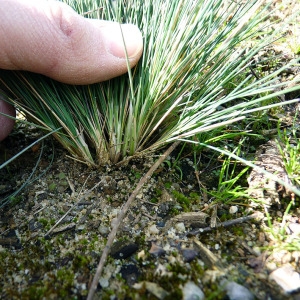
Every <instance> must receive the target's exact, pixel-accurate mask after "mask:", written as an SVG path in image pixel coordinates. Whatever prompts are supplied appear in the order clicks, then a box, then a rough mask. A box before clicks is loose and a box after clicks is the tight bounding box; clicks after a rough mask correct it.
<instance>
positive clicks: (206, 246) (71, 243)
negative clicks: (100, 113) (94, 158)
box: [0, 1, 300, 299]
mask: <svg viewBox="0 0 300 300" xmlns="http://www.w3.org/2000/svg"><path fill="white" fill-rule="evenodd" d="M274 5H282V8H281V10H280V13H278V14H276V16H273V17H274V18H281V19H284V18H286V16H287V15H289V14H290V13H291V11H293V10H297V9H298V10H299V3H297V1H282V2H274ZM289 30H290V31H291V32H289V37H290V40H289V41H288V42H287V41H286V40H285V41H281V42H280V43H278V44H276V45H275V46H274V48H272V49H273V50H274V51H275V52H276V53H277V54H280V55H281V56H282V57H283V58H284V59H283V62H284V61H288V60H289V59H291V58H292V56H293V55H294V54H292V53H293V52H292V51H291V49H290V46H288V45H292V44H291V39H293V38H296V39H297V38H298V39H299V24H298V25H297V24H291V27H290V29H289ZM293 30H294V31H293ZM295 30H296V31H297V32H298V35H296V34H295ZM296 44H297V42H296ZM299 44H300V41H299V43H298V46H299ZM294 75H297V74H294ZM287 97H288V95H287ZM296 109H297V106H293V107H292V109H290V112H289V113H288V109H287V110H286V116H290V119H291V118H292V117H293V116H294V113H295V111H296ZM285 122H286V123H284V124H285V125H284V126H285V127H286V128H288V127H289V126H291V122H289V121H288V120H286V121H285ZM297 122H299V120H298V121H297ZM274 124H276V122H275V123H274ZM274 128H276V125H274ZM298 134H299V132H298ZM40 136H41V133H40V132H38V131H36V130H35V129H34V128H29V127H24V126H23V125H22V124H20V125H19V128H18V129H17V130H16V131H15V132H14V133H13V134H12V135H11V136H10V137H9V138H8V139H6V140H5V141H4V142H3V143H1V144H0V162H2V161H4V160H7V159H8V158H10V157H12V156H13V155H14V154H15V153H17V152H18V151H20V149H21V148H23V147H24V146H25V145H28V144H30V143H31V142H33V141H34V140H36V139H37V138H38V137H40ZM275 137H276V131H275ZM267 139H270V140H272V139H274V135H273V136H272V134H271V135H270V136H269V137H268V138H267ZM267 139H266V140H263V141H260V142H259V143H258V145H257V148H258V146H259V144H265V145H262V146H261V148H259V149H265V150H262V151H265V152H261V151H260V152H255V150H252V155H253V156H256V158H257V159H258V160H260V161H262V163H261V165H262V166H263V167H264V166H266V165H267V164H268V163H269V164H270V155H269V156H267V158H269V160H268V159H267V160H264V159H260V158H261V156H260V158H259V155H261V154H262V153H263V154H265V153H268V152H267V151H266V149H269V148H270V145H269V144H267V143H266V141H267ZM271 143H272V142H271ZM268 147H269V148H268ZM271 148H272V149H276V147H275V146H274V144H273V146H272V144H271ZM41 151H43V152H42V154H41V158H40V161H39V164H38V166H37V168H36V170H34V175H33V178H37V179H36V180H35V181H34V182H33V183H31V184H30V185H28V186H27V187H26V188H25V189H24V190H23V191H22V192H21V193H20V194H19V195H18V196H16V197H14V201H13V203H12V204H11V205H9V206H5V207H4V208H2V209H1V210H0V274H1V277H0V298H1V299H82V298H85V297H86V295H87V292H88V288H89V285H90V284H91V281H92V278H93V275H94V273H95V269H96V267H97V264H98V261H99V259H100V255H101V253H102V249H103V248H104V246H105V243H106V239H107V236H108V234H109V232H110V229H111V226H112V225H113V224H114V222H115V220H116V216H117V215H118V213H119V211H120V209H121V208H122V205H123V204H124V203H125V201H126V200H127V199H128V197H129V195H130V193H131V192H132V190H133V189H134V187H135V186H136V184H137V182H138V181H139V179H140V178H141V176H142V175H143V174H144V173H145V172H146V171H147V170H148V169H149V167H150V166H151V165H152V164H153V162H154V161H155V160H156V159H157V155H158V154H157V155H153V156H152V157H147V158H143V159H140V160H133V161H131V162H130V163H129V164H128V165H126V166H122V167H106V168H103V169H100V170H91V169H88V168H87V167H86V166H85V165H82V164H79V163H77V162H75V161H74V160H72V159H70V158H68V157H67V153H66V152H65V151H64V150H63V149H61V147H60V146H59V145H58V144H56V142H53V141H52V140H50V139H49V140H46V142H45V144H39V145H38V146H34V147H33V148H31V149H30V150H29V151H27V152H26V153H25V154H24V155H22V156H20V157H19V158H18V159H17V160H14V161H13V162H12V163H11V164H9V165H8V166H7V167H5V168H3V169H1V170H0V197H1V199H3V198H5V197H6V196H7V195H10V194H11V193H12V192H14V191H15V190H16V187H20V186H21V185H22V184H23V183H24V181H25V180H26V179H27V178H29V176H30V174H31V173H32V172H33V168H34V165H35V163H36V162H37V161H38V160H39V155H40V153H41ZM250 152H251V151H250ZM178 153H179V150H177V152H175V153H173V154H172V157H170V158H169V159H168V161H169V163H170V164H169V163H165V164H164V165H162V166H161V168H159V169H158V170H157V172H156V173H155V174H154V176H153V177H152V178H151V180H150V181H149V182H148V183H147V184H146V185H145V186H144V188H143V189H142V191H141V192H140V194H139V195H138V196H137V198H136V200H135V201H134V203H133V205H132V206H131V208H130V211H129V212H128V214H127V216H126V218H125V220H124V221H123V223H122V226H121V228H120V230H119V232H118V234H117V238H116V240H115V244H114V246H113V248H112V251H111V255H110V257H109V259H108V262H107V263H106V265H105V269H104V272H103V274H102V276H101V278H100V282H99V285H98V289H97V292H96V296H97V298H103V299H124V298H127V299H130V298H133V299H134V298H135V299H139V298H140V299H181V298H182V295H184V296H185V299H195V298H192V297H191V296H188V291H190V290H194V293H195V294H196V295H198V296H200V295H201V293H200V291H199V288H200V289H201V290H202V291H203V293H204V295H205V296H206V298H207V299H225V298H226V297H228V296H229V297H230V295H231V294H230V291H231V289H232V290H233V291H237V290H239V289H240V288H237V287H236V286H235V287H232V285H233V284H231V285H227V290H226V284H227V283H228V282H236V283H238V284H240V285H241V286H243V287H245V288H246V289H247V290H246V291H245V290H242V296H241V298H236V299H251V296H250V295H249V292H250V293H251V294H252V295H253V297H255V298H257V299H299V298H300V295H299V293H298V294H297V291H294V293H292V294H291V293H285V292H284V289H283V287H282V286H280V285H279V284H278V283H276V282H275V281H274V280H273V279H272V278H274V273H272V272H273V271H274V270H278V269H279V270H283V271H282V272H283V274H284V275H283V276H284V277H286V278H288V276H289V274H290V273H291V272H292V271H295V272H297V273H293V274H292V277H291V278H293V280H295V281H294V282H292V283H291V285H292V286H291V287H289V288H287V289H290V290H294V289H295V287H296V285H297V284H299V281H297V275H298V277H299V273H300V230H299V226H300V224H299V219H300V211H299V209H298V208H297V207H299V199H297V197H296V199H295V205H294V206H293V207H292V209H291V211H290V212H289V213H288V214H287V215H286V216H285V217H286V220H287V223H286V224H285V225H286V226H285V227H284V228H283V233H284V234H282V235H280V234H276V232H278V231H279V230H280V226H282V219H283V217H284V213H285V211H286V208H287V206H288V204H289V203H290V200H291V199H292V197H293V195H292V194H291V193H289V192H286V193H283V192H282V191H281V190H279V189H277V187H276V186H275V188H274V189H273V194H274V195H275V196H274V197H275V198H274V199H275V200H274V199H273V198H272V199H273V200H272V199H271V200H270V202H269V203H268V206H267V208H266V207H265V209H267V210H268V212H269V213H270V215H271V217H272V224H273V226H274V228H273V233H272V230H270V226H269V224H268V221H267V220H266V218H265V217H266V214H265V210H264V207H263V206H262V205H257V204H255V203H256V202H254V201H249V200H247V199H245V198H241V199H234V200H232V199H230V201H229V200H228V201H226V199H223V200H222V201H218V200H219V199H216V198H215V197H213V196H212V195H211V194H210V191H213V190H214V189H216V188H217V180H218V174H217V173H216V172H215V173H214V171H215V170H219V169H220V165H221V162H220V161H218V159H217V157H216V156H214V155H213V153H212V152H209V151H208V152H205V153H203V155H202V156H201V159H200V160H199V162H198V168H199V171H200V172H201V173H200V177H198V176H197V175H198V174H196V173H195V168H194V166H195V165H194V162H193V157H192V156H191V155H190V151H189V150H188V149H185V150H184V155H183V157H182V158H181V160H180V161H179V163H178V164H177V165H175V164H174V161H175V160H176V158H177V155H178ZM250 154H251V153H250ZM272 155H274V153H272ZM275 155H277V158H278V159H280V157H279V156H278V153H275ZM212 157H213V162H212V160H211V158H212ZM52 160H53V161H52ZM273 162H274V156H272V157H271V164H272V163H273ZM170 165H171V168H170ZM279 165H282V164H281V163H280V162H279ZM176 166H177V167H176ZM48 167H49V169H48V171H47V173H46V174H43V171H44V170H46V169H47V168H48ZM266 169H267V167H266ZM282 174H284V170H282ZM38 176H40V177H38ZM251 176H252V177H251ZM249 178H250V179H249ZM251 178H252V179H251ZM255 178H258V175H257V174H253V173H251V174H250V171H249V172H248V181H249V184H250V185H251V182H253V180H255ZM260 180H261V181H262V179H261V178H260ZM246 182H247V181H246V179H245V180H244V186H245V187H246V186H247V184H246ZM262 182H263V181H262ZM252 192H253V191H252ZM263 196H264V195H263ZM256 197H259V196H257V195H256ZM265 197H266V198H267V197H269V195H268V194H267V195H266V194H265ZM269 198H270V197H269ZM276 199H277V200H278V201H279V203H278V201H277V200H276ZM186 212H193V213H194V214H188V215H186V214H184V213H186ZM256 212H258V214H256V217H257V218H253V219H251V220H250V219H247V220H245V219H243V222H242V223H241V224H236V225H232V226H228V227H225V226H222V227H218V228H213V229H211V228H210V229H208V230H209V231H208V232H205V230H206V229H204V230H203V231H204V232H201V231H200V232H198V233H197V234H195V235H192V234H191V233H190V234H189V232H190V231H192V232H193V230H197V228H199V227H202V228H203V227H204V228H207V227H210V226H211V225H212V223H213V221H214V220H216V224H221V223H222V222H225V221H227V220H234V219H237V218H240V217H245V216H249V215H250V216H251V215H253V214H254V213H256ZM204 214H207V215H204ZM64 216H65V217H64ZM63 217H64V218H63ZM62 218H63V219H62ZM262 218H263V219H262ZM223 224H224V223H223ZM225 224H226V223H225ZM279 236H281V237H282V238H279ZM297 241H298V247H297ZM281 267H285V269H280V268H281ZM289 268H291V270H292V271H291V270H290V269H289ZM291 280H292V279H291ZM291 280H290V279H288V280H286V281H288V283H289V282H291ZM283 281H284V280H282V279H281V280H279V282H281V283H282V282H283ZM288 283H286V284H288ZM197 287H198V289H197ZM226 293H227V296H226ZM247 297H248V298H247ZM231 298H232V299H233V296H232V295H231Z"/></svg>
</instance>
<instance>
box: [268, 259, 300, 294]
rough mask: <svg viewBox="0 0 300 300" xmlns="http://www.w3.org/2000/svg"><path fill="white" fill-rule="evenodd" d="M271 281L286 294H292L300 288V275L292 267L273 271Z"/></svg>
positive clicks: (287, 266)
mask: <svg viewBox="0 0 300 300" xmlns="http://www.w3.org/2000/svg"><path fill="white" fill-rule="evenodd" d="M269 279H271V280H274V281H275V282H276V283H277V284H278V285H279V286H281V288H282V289H283V290H284V291H285V292H286V293H291V292H293V291H296V290H298V289H299V288H300V275H299V273H297V272H295V271H294V269H293V267H292V266H291V265H285V266H283V267H280V268H278V269H277V270H275V271H273V272H272V273H271V274H270V276H269Z"/></svg>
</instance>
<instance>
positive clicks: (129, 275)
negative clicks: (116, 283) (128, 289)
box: [120, 264, 140, 286]
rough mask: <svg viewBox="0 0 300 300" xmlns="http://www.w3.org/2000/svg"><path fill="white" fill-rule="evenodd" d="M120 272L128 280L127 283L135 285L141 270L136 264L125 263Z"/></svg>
mask: <svg viewBox="0 0 300 300" xmlns="http://www.w3.org/2000/svg"><path fill="white" fill-rule="evenodd" d="M120 272H121V275H122V278H123V279H124V280H126V283H127V284H128V285H129V286H132V285H134V284H135V283H136V282H137V281H138V277H139V274H140V272H139V269H138V267H137V266H136V265H134V264H128V265H123V266H122V268H121V271H120Z"/></svg>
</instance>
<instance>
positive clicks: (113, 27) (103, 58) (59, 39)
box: [0, 0, 143, 141]
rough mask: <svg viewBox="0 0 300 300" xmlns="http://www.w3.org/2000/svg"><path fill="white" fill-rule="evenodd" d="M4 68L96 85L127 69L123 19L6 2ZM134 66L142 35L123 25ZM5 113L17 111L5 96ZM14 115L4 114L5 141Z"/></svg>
mask: <svg viewBox="0 0 300 300" xmlns="http://www.w3.org/2000/svg"><path fill="white" fill-rule="evenodd" d="M0 14H1V18H0V68H1V69H8V70H27V71H31V72H35V73H40V74H43V75H46V76H48V77H51V78H53V79H55V80H58V81H61V82H64V83H68V84H91V83H95V82H100V81H104V80H108V79H110V78H113V77H116V76H119V75H121V74H124V73H126V72H127V64H126V56H125V51H124V43H123V39H122V34H121V30H120V25H119V23H114V22H109V21H102V20H94V19H86V18H83V17H82V16H80V15H78V14H77V13H76V12H75V11H74V10H72V9H71V8H70V7H69V6H68V5H66V4H65V3H62V2H58V1H46V0H27V1H23V0H0ZM121 28H122V32H123V36H124V40H125V44H126V49H127V54H128V57H129V64H130V66H131V67H133V66H134V65H135V64H136V63H137V62H138V60H139V58H140V57H141V54H142V49H143V40H142V34H141V32H140V31H139V29H138V28H137V27H136V26H134V25H131V24H123V25H121ZM0 112H3V113H6V114H9V115H13V114H14V109H12V107H11V106H10V105H9V104H8V103H7V102H5V101H3V100H1V99H0ZM13 124H14V120H13V119H9V118H7V117H5V116H3V115H0V128H1V129H0V141H1V140H3V139H4V138H5V137H6V136H7V135H8V134H9V133H10V131H11V130H12V127H13Z"/></svg>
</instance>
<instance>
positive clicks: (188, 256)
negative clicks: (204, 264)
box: [181, 248, 198, 262]
mask: <svg viewBox="0 0 300 300" xmlns="http://www.w3.org/2000/svg"><path fill="white" fill-rule="evenodd" d="M181 253H182V256H183V258H184V261H185V262H191V261H192V260H193V259H195V258H196V257H197V256H198V252H197V251H196V250H194V249H188V248H185V249H182V250H181Z"/></svg>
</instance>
